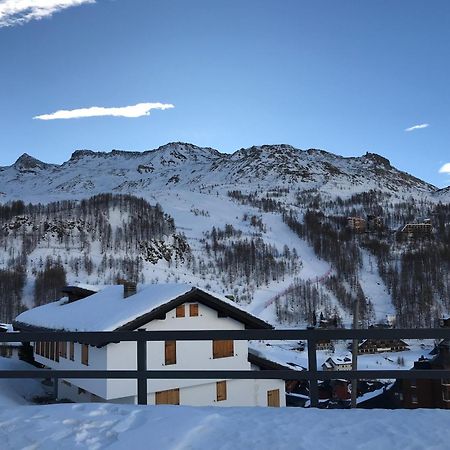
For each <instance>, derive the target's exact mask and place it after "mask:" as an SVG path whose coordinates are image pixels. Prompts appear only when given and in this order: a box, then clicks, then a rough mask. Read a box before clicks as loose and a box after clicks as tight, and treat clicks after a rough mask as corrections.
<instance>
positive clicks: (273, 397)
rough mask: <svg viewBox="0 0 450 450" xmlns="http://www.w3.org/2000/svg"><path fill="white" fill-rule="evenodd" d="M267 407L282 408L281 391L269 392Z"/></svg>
mask: <svg viewBox="0 0 450 450" xmlns="http://www.w3.org/2000/svg"><path fill="white" fill-rule="evenodd" d="M267 406H280V390H279V389H273V390H272V391H267Z"/></svg>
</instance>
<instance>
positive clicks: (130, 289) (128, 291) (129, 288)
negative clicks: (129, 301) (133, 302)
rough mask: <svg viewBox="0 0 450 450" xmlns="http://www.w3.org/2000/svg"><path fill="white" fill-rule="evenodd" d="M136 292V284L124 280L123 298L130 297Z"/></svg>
mask: <svg viewBox="0 0 450 450" xmlns="http://www.w3.org/2000/svg"><path fill="white" fill-rule="evenodd" d="M136 292H137V284H136V283H132V282H131V281H126V282H124V283H123V298H128V297H131V296H132V295H134V294H136Z"/></svg>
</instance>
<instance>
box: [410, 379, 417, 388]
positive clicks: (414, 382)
mask: <svg viewBox="0 0 450 450" xmlns="http://www.w3.org/2000/svg"><path fill="white" fill-rule="evenodd" d="M410 386H411V387H412V388H416V387H417V380H415V379H411V381H410Z"/></svg>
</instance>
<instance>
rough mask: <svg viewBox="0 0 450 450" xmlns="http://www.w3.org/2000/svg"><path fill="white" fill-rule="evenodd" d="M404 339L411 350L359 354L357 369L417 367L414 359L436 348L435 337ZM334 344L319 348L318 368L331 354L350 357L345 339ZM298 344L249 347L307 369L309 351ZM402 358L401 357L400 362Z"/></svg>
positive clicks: (252, 344) (258, 343) (265, 343)
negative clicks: (433, 338) (332, 348)
mask: <svg viewBox="0 0 450 450" xmlns="http://www.w3.org/2000/svg"><path fill="white" fill-rule="evenodd" d="M405 342H406V343H407V344H409V347H410V350H406V351H403V352H383V353H376V354H362V355H358V369H359V370H409V369H411V368H412V367H413V366H414V361H417V360H418V359H419V358H420V357H421V356H426V355H428V353H429V352H430V351H431V350H432V349H433V348H434V341H433V340H423V341H418V340H414V339H408V340H405ZM333 344H334V348H335V351H334V352H332V351H331V350H317V352H316V354H317V368H318V370H321V368H322V364H324V363H325V361H326V360H327V359H328V358H330V357H332V358H333V359H335V360H336V359H337V358H341V359H342V358H344V357H346V356H347V357H350V358H351V356H350V353H349V352H348V350H347V342H346V341H334V342H333ZM298 347H299V344H298V341H250V343H249V348H250V349H251V351H252V352H253V353H257V354H259V355H261V356H262V357H264V358H267V359H269V360H270V361H274V362H277V363H279V364H282V365H286V364H289V363H293V364H296V365H297V366H298V367H304V368H308V352H307V350H303V351H299V350H295V348H298ZM399 358H400V360H402V361H401V363H400V364H399V362H400V361H399ZM292 368H295V367H292ZM299 370H300V369H299Z"/></svg>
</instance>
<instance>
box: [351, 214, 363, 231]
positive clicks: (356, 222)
mask: <svg viewBox="0 0 450 450" xmlns="http://www.w3.org/2000/svg"><path fill="white" fill-rule="evenodd" d="M347 225H348V227H349V228H350V229H351V230H354V231H357V232H364V231H366V220H365V219H363V218H362V217H348V218H347Z"/></svg>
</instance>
